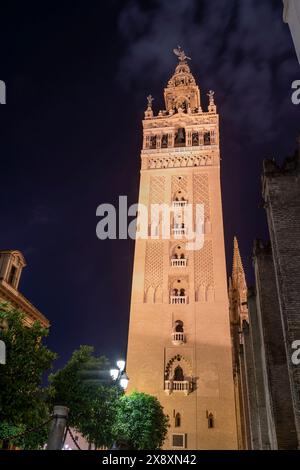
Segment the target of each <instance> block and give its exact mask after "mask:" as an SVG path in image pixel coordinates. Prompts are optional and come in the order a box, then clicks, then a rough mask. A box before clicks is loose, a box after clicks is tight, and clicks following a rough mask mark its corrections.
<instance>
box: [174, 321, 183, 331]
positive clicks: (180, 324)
mask: <svg viewBox="0 0 300 470" xmlns="http://www.w3.org/2000/svg"><path fill="white" fill-rule="evenodd" d="M174 331H175V332H176V333H183V331H184V330H183V321H181V320H176V322H175V326H174Z"/></svg>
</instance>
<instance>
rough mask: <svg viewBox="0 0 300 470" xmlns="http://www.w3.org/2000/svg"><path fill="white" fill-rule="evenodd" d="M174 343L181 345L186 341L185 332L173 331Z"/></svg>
mask: <svg viewBox="0 0 300 470" xmlns="http://www.w3.org/2000/svg"><path fill="white" fill-rule="evenodd" d="M172 343H173V344H174V346H180V345H181V344H184V343H185V334H184V333H183V332H178V331H174V333H172Z"/></svg>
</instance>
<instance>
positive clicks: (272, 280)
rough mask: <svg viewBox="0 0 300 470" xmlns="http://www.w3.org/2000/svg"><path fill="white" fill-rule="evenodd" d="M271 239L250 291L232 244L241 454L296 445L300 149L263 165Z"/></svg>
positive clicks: (261, 248)
mask: <svg viewBox="0 0 300 470" xmlns="http://www.w3.org/2000/svg"><path fill="white" fill-rule="evenodd" d="M262 188H263V198H264V207H265V210H266V214H267V220H268V228H269V235H270V241H269V242H268V243H267V244H266V243H263V242H262V241H260V240H256V241H255V243H254V247H253V266H254V272H255V287H254V288H251V289H249V290H248V291H247V286H246V282H245V276H244V271H243V266H242V262H241V258H240V254H239V250H238V245H237V241H236V240H235V242H234V258H233V271H232V278H231V280H230V287H229V298H230V319H231V332H232V340H233V345H234V347H233V358H234V381H235V397H236V408H237V428H238V443H239V448H240V449H299V448H300V369H299V367H300V366H299V365H298V364H295V363H294V362H293V361H292V356H293V352H294V349H293V344H294V342H295V341H299V340H300V313H299V312H300V297H299V292H300V269H299V268H300V242H299V240H300V145H299V150H297V151H296V152H295V154H294V155H293V156H292V157H289V158H287V159H286V160H285V162H284V164H283V165H282V167H279V166H278V165H277V164H276V162H275V161H274V160H266V161H265V162H264V166H263V176H262Z"/></svg>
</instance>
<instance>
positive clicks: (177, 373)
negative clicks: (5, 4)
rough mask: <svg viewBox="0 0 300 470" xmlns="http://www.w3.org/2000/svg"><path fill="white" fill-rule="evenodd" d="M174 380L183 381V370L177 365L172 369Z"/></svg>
mask: <svg viewBox="0 0 300 470" xmlns="http://www.w3.org/2000/svg"><path fill="white" fill-rule="evenodd" d="M174 380H175V381H176V382H183V381H184V375H183V370H182V368H181V367H180V366H177V367H176V369H175V370H174Z"/></svg>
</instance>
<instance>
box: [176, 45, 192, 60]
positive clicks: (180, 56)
mask: <svg viewBox="0 0 300 470" xmlns="http://www.w3.org/2000/svg"><path fill="white" fill-rule="evenodd" d="M173 52H174V54H175V55H177V57H178V59H179V60H180V62H184V61H185V60H186V59H189V60H192V59H191V58H190V57H188V56H187V55H186V54H185V52H184V50H183V49H181V46H178V47H177V49H176V48H175V49H173Z"/></svg>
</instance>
